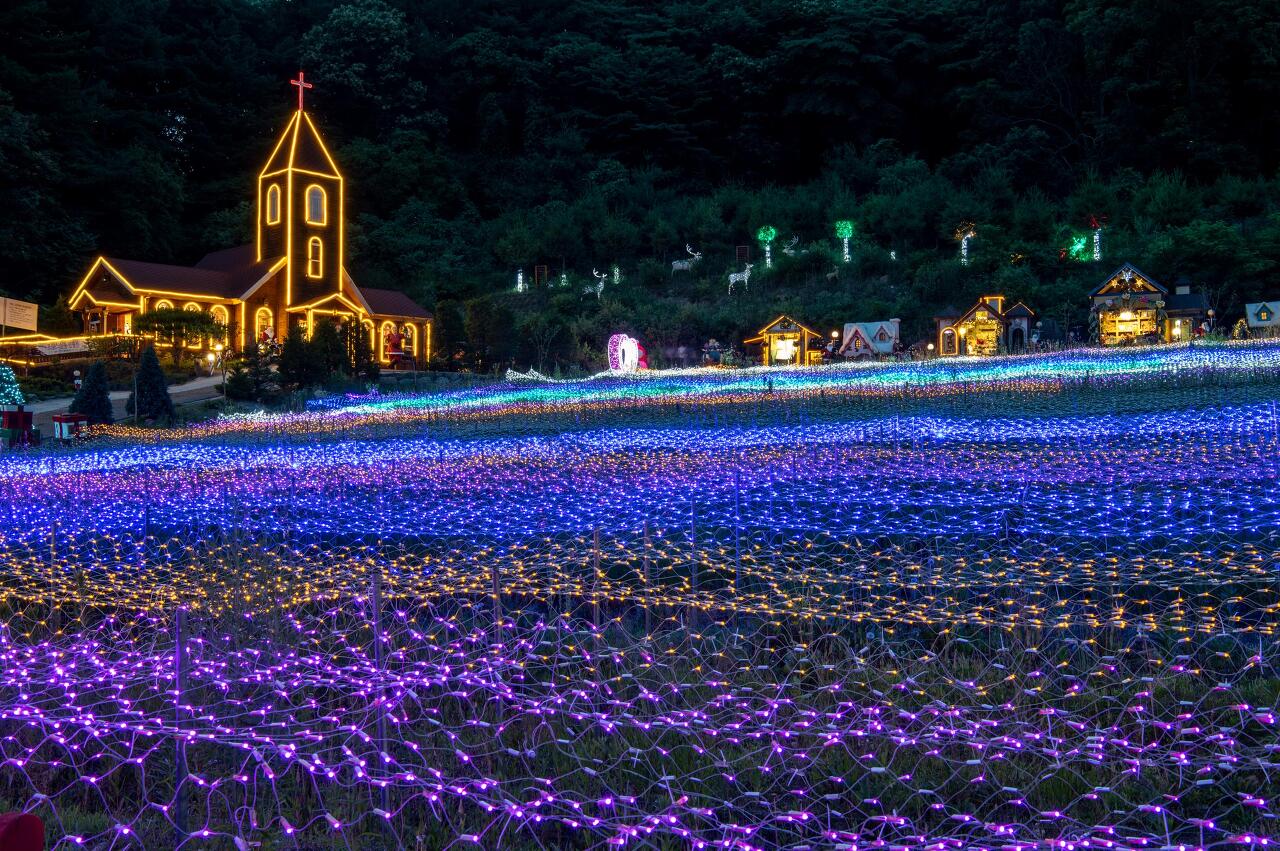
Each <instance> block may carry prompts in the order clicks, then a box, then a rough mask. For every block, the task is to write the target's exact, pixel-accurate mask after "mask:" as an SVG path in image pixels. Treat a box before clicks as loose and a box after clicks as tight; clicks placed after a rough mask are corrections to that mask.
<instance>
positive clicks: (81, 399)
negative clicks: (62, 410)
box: [67, 360, 112, 425]
mask: <svg viewBox="0 0 1280 851" xmlns="http://www.w3.org/2000/svg"><path fill="white" fill-rule="evenodd" d="M67 410H69V411H70V412H71V413H73V414H84V415H85V417H87V418H88V420H89V424H90V425H105V424H107V423H110V422H111V420H112V410H111V394H110V392H109V389H108V387H107V364H106V362H105V361H100V360H96V361H94V362H93V363H92V364H90V366H89V371H88V372H86V373H85V376H84V380H83V381H82V382H80V389H79V390H77V391H76V395H75V398H74V399H72V400H71V407H70V408H68V409H67Z"/></svg>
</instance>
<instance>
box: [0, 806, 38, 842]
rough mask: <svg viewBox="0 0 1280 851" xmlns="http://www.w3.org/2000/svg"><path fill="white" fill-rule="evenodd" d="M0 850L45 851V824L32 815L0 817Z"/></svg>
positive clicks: (11, 814) (17, 814)
mask: <svg viewBox="0 0 1280 851" xmlns="http://www.w3.org/2000/svg"><path fill="white" fill-rule="evenodd" d="M0 848H3V849H4V851H44V822H42V821H40V817H39V816H33V815H31V814H30V813H5V814H3V815H0Z"/></svg>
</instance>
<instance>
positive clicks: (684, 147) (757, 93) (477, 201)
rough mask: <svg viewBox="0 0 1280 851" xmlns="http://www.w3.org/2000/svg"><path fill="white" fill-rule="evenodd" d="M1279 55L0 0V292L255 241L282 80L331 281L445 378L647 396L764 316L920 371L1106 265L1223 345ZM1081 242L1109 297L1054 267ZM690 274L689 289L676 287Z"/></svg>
mask: <svg viewBox="0 0 1280 851" xmlns="http://www.w3.org/2000/svg"><path fill="white" fill-rule="evenodd" d="M1278 21H1280V0H1188V2H1182V3H1132V2H1128V1H1127V0H1052V2H1051V0H1008V2H1001V3H989V4H985V5H982V4H973V3H969V2H964V0H866V2H858V3H851V2H844V0H801V1H800V2H796V0H785V1H784V0H746V1H745V2H743V0H691V2H673V3H665V4H657V3H653V2H650V1H649V0H565V1H564V2H561V3H556V4H546V3H542V2H534V1H533V0H432V1H431V2H407V0H294V2H283V0H256V2H254V0H239V1H238V2H237V1H236V0H187V2H184V3H181V4H178V3H170V2H164V1H163V0H142V2H138V0H131V2H123V0H105V2H104V1H103V0H92V2H91V0H17V2H14V3H10V4H7V5H6V6H4V8H3V9H0V27H3V30H4V32H5V33H6V34H7V42H6V49H5V52H4V55H3V56H2V57H0V203H3V206H4V209H5V211H6V215H5V216H4V217H2V218H0V258H2V259H3V262H4V269H5V275H4V277H3V278H0V287H3V288H5V289H7V290H8V291H9V293H10V294H12V295H16V296H28V297H35V298H39V299H41V300H43V301H46V302H51V301H52V300H53V299H54V297H55V296H57V295H58V294H59V293H62V292H65V291H66V290H67V289H68V288H69V287H70V286H72V285H73V284H74V282H75V278H76V274H77V272H79V271H81V270H82V269H83V268H84V266H85V265H86V264H87V262H88V261H89V259H90V258H91V257H92V255H93V254H94V253H95V252H98V251H102V252H105V253H110V254H116V255H120V256H126V257H135V258H138V259H146V260H154V261H169V262H179V263H188V262H191V261H193V260H194V259H195V258H197V257H198V256H199V255H201V254H202V253H204V252H205V251H207V250H211V249H215V248H221V247H225V246H229V245H232V244H235V243H237V242H241V241H245V240H247V239H248V237H249V233H250V232H249V222H250V199H251V186H252V178H253V175H255V174H256V169H257V168H258V167H259V166H260V165H261V161H262V159H263V157H264V156H265V155H266V153H267V150H268V148H269V145H270V143H271V141H272V139H273V137H274V135H275V134H276V133H278V132H279V130H280V128H281V126H282V124H283V123H284V122H285V121H286V120H287V118H288V111H289V109H290V106H291V103H292V99H293V96H294V93H293V90H292V89H290V88H289V87H288V85H287V83H286V81H287V80H288V78H289V76H291V75H292V74H294V73H295V72H296V71H297V69H298V68H299V67H302V68H305V69H306V72H307V76H308V78H309V79H310V80H312V81H314V82H315V84H316V88H315V89H314V90H312V92H311V93H310V94H309V100H308V107H309V109H310V110H311V111H312V112H313V113H314V114H315V116H316V118H317V121H318V123H319V125H320V127H321V128H322V130H323V132H324V133H325V134H326V137H327V138H328V139H329V140H330V142H331V145H332V147H333V148H334V152H335V154H336V156H337V157H338V159H339V162H340V164H341V165H342V167H343V168H344V169H345V171H346V173H347V176H348V178H349V180H350V190H349V193H348V212H349V217H350V227H349V237H350V246H349V266H350V267H351V269H352V272H353V273H354V275H355V277H356V279H357V280H359V281H361V282H364V283H367V284H368V285H370V286H381V287H392V288H397V289H401V290H404V291H405V292H407V293H409V294H410V295H412V296H413V297H415V298H417V299H419V300H420V301H422V302H423V303H424V304H426V305H427V306H428V307H431V306H434V305H436V303H437V302H438V301H442V302H444V304H443V305H442V306H443V307H444V308H445V310H446V311H448V313H449V317H448V322H447V324H448V325H449V327H448V328H447V329H444V330H445V333H443V334H441V335H440V336H439V337H438V339H439V340H441V341H443V342H445V343H446V344H447V345H448V347H449V348H450V349H451V351H450V354H451V355H453V356H455V357H456V362H457V363H458V364H460V365H470V366H474V367H477V368H487V367H489V366H492V365H494V364H495V363H497V362H500V361H503V360H505V359H509V358H514V359H516V361H517V362H519V363H522V364H524V365H531V364H533V365H536V364H538V363H548V362H552V361H561V362H564V361H572V360H583V361H585V360H588V359H590V358H591V357H593V356H595V351H598V349H599V348H600V347H601V346H602V345H603V341H604V339H605V337H606V336H607V334H608V333H609V332H611V331H614V330H629V331H632V332H635V333H638V334H640V335H641V336H642V337H643V338H644V339H646V340H647V341H649V342H650V343H651V344H653V347H654V348H656V349H657V350H658V351H657V352H656V354H657V358H656V359H657V360H658V362H661V349H662V348H663V347H669V346H673V345H676V344H681V343H685V344H688V343H696V342H701V341H702V340H704V339H705V338H706V337H707V336H709V335H714V336H718V337H720V338H722V339H734V338H735V337H737V335H740V334H742V333H743V332H745V331H748V330H753V329H754V328H756V327H759V326H760V325H763V324H764V323H765V322H767V321H768V320H769V319H770V318H772V316H773V315H775V314H776V313H777V312H781V311H783V310H786V311H790V312H794V313H795V314H796V315H797V317H799V318H802V319H807V320H808V321H809V322H811V323H812V324H814V325H815V326H823V327H825V326H828V325H832V326H833V325H834V324H835V323H838V322H843V321H846V320H869V319H879V318H887V317H888V316H900V317H901V318H902V319H903V321H904V328H905V331H906V333H907V334H908V336H910V337H914V336H918V335H920V334H922V333H923V332H924V330H925V329H926V327H927V322H928V318H929V317H930V316H931V315H932V314H933V313H934V312H935V311H936V310H937V309H938V308H940V307H942V306H944V305H945V304H948V303H950V304H954V305H957V306H960V305H961V304H962V303H964V302H966V301H968V300H969V299H971V298H972V297H973V296H975V295H977V294H978V293H979V292H980V291H983V290H992V289H999V290H1003V291H1005V292H1006V293H1007V294H1008V295H1010V296H1012V297H1017V298H1024V299H1026V300H1027V301H1028V303H1030V304H1031V305H1032V306H1033V307H1036V308H1038V309H1039V310H1041V311H1042V312H1043V313H1045V314H1047V315H1049V316H1052V317H1055V318H1057V319H1058V320H1059V321H1066V322H1069V323H1080V322H1083V311H1084V310H1085V308H1086V302H1085V298H1084V296H1085V294H1086V293H1087V291H1088V289H1089V288H1090V286H1091V285H1093V284H1095V283H1097V282H1098V281H1099V280H1100V279H1101V277H1102V276H1103V275H1104V274H1105V273H1106V272H1108V271H1110V269H1111V268H1112V267H1114V266H1115V265H1118V263H1119V262H1120V261H1122V260H1130V261H1132V262H1134V263H1136V264H1137V265H1139V266H1140V267H1142V268H1143V269H1145V270H1146V271H1148V272H1149V273H1151V274H1152V275H1154V276H1155V277H1157V278H1158V279H1162V280H1165V281H1166V282H1167V283H1171V282H1172V281H1173V280H1175V279H1176V278H1178V277H1180V276H1183V275H1185V276H1187V277H1189V278H1190V279H1191V280H1192V281H1193V282H1194V283H1195V284H1196V285H1197V286H1202V287H1204V288H1206V290H1207V291H1208V292H1209V293H1210V297H1211V299H1212V300H1213V302H1214V304H1215V306H1216V307H1217V308H1218V310H1219V311H1220V313H1222V314H1223V315H1224V316H1229V315H1230V313H1231V312H1232V311H1236V312H1238V311H1239V309H1240V305H1241V304H1242V303H1243V301H1245V300H1248V299H1250V298H1253V297H1257V296H1262V295H1269V296H1274V295H1276V294H1277V293H1280V281H1277V280H1276V266H1277V263H1280V180H1277V174H1276V169H1277V166H1278V165H1280V148H1278V147H1277V146H1276V145H1275V139H1277V138H1280V112H1278V111H1277V110H1274V109H1271V108H1269V104H1272V103H1274V102H1275V101H1276V98H1277V95H1280V67H1278V65H1277V63H1278V62H1280V23H1277V22H1278ZM1092 217H1096V218H1098V219H1101V220H1103V222H1102V223H1103V224H1104V226H1105V227H1104V254H1105V259H1104V260H1103V261H1102V262H1101V263H1094V262H1092V261H1091V260H1090V259H1088V258H1081V259H1074V258H1073V257H1072V256H1071V252H1070V248H1071V246H1072V243H1073V240H1076V239H1079V237H1080V236H1082V235H1085V234H1088V233H1089V232H1090V228H1091V218H1092ZM836 220H849V221H851V222H853V224H854V235H853V237H852V238H851V248H852V254H853V259H852V262H851V263H850V264H848V265H847V266H845V265H843V264H841V263H839V262H838V261H839V259H840V240H839V239H838V238H837V236H836V233H835V232H834V223H835V221H836ZM962 222H973V223H974V224H975V226H976V233H977V236H976V237H975V238H974V240H973V242H972V246H971V247H972V251H971V256H970V262H969V263H968V264H967V265H964V266H962V265H961V264H960V263H959V262H958V246H957V242H956V240H955V238H954V237H955V234H956V229H957V228H958V226H959V225H960V224H961V223H962ZM766 224H768V225H772V226H774V227H776V228H777V230H778V233H779V238H778V240H777V243H776V244H775V246H774V254H775V256H777V257H778V261H777V262H776V263H775V268H774V269H773V270H771V271H769V272H768V273H766V271H765V270H764V269H763V264H761V263H760V262H759V260H760V259H761V258H760V257H759V253H760V248H759V246H758V245H755V244H754V239H753V236H754V234H755V233H756V232H757V229H758V228H760V227H761V226H762V225H766ZM793 237H798V238H799V241H798V243H797V246H796V247H797V249H800V250H803V249H809V253H808V254H802V253H800V252H799V250H797V251H796V252H794V253H793V254H792V255H790V256H788V255H785V254H782V253H781V251H780V249H781V248H782V247H783V246H784V245H786V244H787V243H789V242H790V241H791V239H792V238H793ZM686 243H692V244H693V245H694V246H695V247H696V248H697V249H698V250H700V251H701V252H702V253H703V260H702V261H700V262H699V263H698V264H696V265H695V266H694V267H693V269H692V270H690V271H680V272H676V273H675V274H672V272H671V261H673V260H677V259H682V258H684V257H686V255H685V251H684V246H685V244H686ZM741 245H749V246H750V247H751V251H752V256H753V259H754V260H756V261H757V262H756V266H755V267H754V269H753V275H752V279H751V282H750V283H751V286H750V289H749V290H748V291H747V292H746V293H745V294H735V295H734V296H733V297H732V298H731V297H730V296H729V295H728V291H727V280H726V275H727V274H728V272H729V271H733V270H736V269H738V268H739V267H738V265H737V264H736V262H735V259H734V258H735V248H736V247H737V246H741ZM891 252H892V254H891ZM1064 252H1065V257H1064V256H1063V254H1064ZM614 265H617V266H618V267H619V271H620V274H621V279H620V282H619V283H617V284H614V283H613V281H612V279H610V280H609V281H608V282H606V286H605V289H604V291H603V293H601V294H600V297H597V296H596V294H594V293H591V294H584V292H583V290H584V288H585V287H586V285H587V284H589V283H592V281H593V278H592V276H591V271H592V269H593V268H598V269H611V268H612V267H613V266H614ZM536 266H546V267H548V269H549V271H550V276H551V280H552V281H553V282H557V281H558V280H559V278H560V276H561V274H564V275H565V277H566V279H567V282H568V284H567V286H565V287H563V288H560V287H551V288H547V287H545V286H543V285H542V284H541V283H540V282H538V281H536V280H535V278H534V269H535V267H536ZM518 268H523V269H524V271H525V275H526V277H527V278H528V280H529V283H530V288H529V289H530V291H529V292H527V293H525V294H523V295H517V294H516V293H515V292H514V289H515V273H516V270H517V269H518ZM833 272H834V274H832V273H833ZM478 298H483V299H484V300H483V301H481V302H474V303H471V304H468V302H473V300H475V299H478ZM503 323H506V324H507V325H510V326H511V327H510V328H509V334H508V336H506V337H504V333H503V327H502V326H503ZM473 335H474V336H475V337H476V339H474V340H472V339H470V338H471V337H472V336H473ZM593 350H595V351H593Z"/></svg>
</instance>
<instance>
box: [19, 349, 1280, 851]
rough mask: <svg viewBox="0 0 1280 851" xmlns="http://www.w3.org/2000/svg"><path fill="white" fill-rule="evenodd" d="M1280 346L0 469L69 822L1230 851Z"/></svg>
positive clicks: (1267, 733) (50, 772) (1251, 710)
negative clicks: (1216, 850)
mask: <svg viewBox="0 0 1280 851" xmlns="http://www.w3.org/2000/svg"><path fill="white" fill-rule="evenodd" d="M1277 367H1280V346H1275V345H1264V344H1248V345H1228V346H1205V347H1199V346H1197V347H1185V348H1179V349H1163V350H1135V351H1132V352H1127V353H1118V354H1117V353H1107V354H1095V353H1067V354H1060V355H1052V356H1036V357H1018V358H1008V359H997V360H993V361H990V362H987V363H981V362H977V361H969V362H964V363H960V364H955V365H951V364H943V365H938V364H926V365H916V364H911V365H891V366H878V367H855V368H847V369H846V368H833V369H825V370H824V369H819V370H810V371H804V370H796V371H772V372H761V371H754V372H753V371H746V372H745V373H743V372H718V371H690V372H682V373H677V374H659V375H655V376H650V377H645V378H637V379H634V380H631V379H626V380H622V379H614V378H599V379H595V380H590V381H582V382H570V383H548V384H547V385H546V386H543V385H541V384H539V383H537V382H519V381H516V382H511V383H508V384H502V385H497V386H495V387H493V388H488V389H484V390H478V391H467V392H465V393H457V394H443V395H438V396H431V397H411V396H405V397H395V398H390V399H375V398H372V397H366V398H346V399H341V400H334V401H332V402H330V403H327V404H325V405H322V406H317V408H316V409H314V410H311V411H308V412H306V413H303V414H294V415H285V416H280V417H259V418H232V419H228V420H225V421H221V422H219V423H215V424H213V425H211V426H207V427H203V428H200V429H197V430H194V431H188V432H183V433H176V432H173V433H147V434H146V438H147V439H146V440H132V439H131V436H132V435H133V432H132V431H131V430H129V429H126V428H111V429H107V430H105V431H104V432H103V433H102V435H101V436H100V437H99V438H98V439H96V440H94V441H91V442H90V443H89V444H87V445H86V446H83V447H80V448H78V449H76V450H75V451H67V452H51V453H45V454H39V455H35V454H33V455H14V456H6V457H4V458H0V521H3V522H0V564H3V565H4V569H3V572H2V573H0V576H2V577H3V585H2V586H0V587H3V591H4V596H3V600H2V601H0V694H3V695H4V699H3V700H0V765H2V766H3V770H2V771H0V809H3V808H8V809H26V810H30V811H33V812H37V813H38V814H40V815H41V816H42V817H43V818H44V819H45V821H46V823H47V824H48V825H49V829H50V837H51V839H52V842H51V844H52V846H53V847H55V848H78V847H91V848H99V847H102V848H107V847H113V848H128V847H143V848H150V847H175V846H177V847H182V848H204V847H208V848H224V847H234V848H237V849H247V848H251V847H296V848H313V847H350V848H406V849H408V848H412V849H417V848H453V847H457V848H463V847H479V848H503V849H506V848H593V847H600V848H605V847H618V846H622V847H640V848H659V847H692V848H723V849H773V848H805V847H808V848H816V847H841V848H859V849H861V848H903V849H920V851H924V849H938V848H969V847H983V848H1001V849H1013V848H1021V849H1032V848H1036V849H1041V848H1044V849H1048V848H1053V849H1068V848H1134V849H1137V848H1146V849H1150V848H1156V847H1161V848H1171V847H1185V848H1235V847H1265V845H1266V844H1268V843H1273V842H1274V841H1275V839H1274V832H1275V830H1274V826H1275V824H1276V818H1277V816H1278V814H1277V812H1276V807H1275V801H1274V800H1273V799H1274V795H1273V794H1272V793H1270V791H1269V790H1270V789H1273V788H1276V786H1277V785H1280V784H1278V783H1277V771H1278V770H1280V759H1278V758H1277V754H1280V736H1278V735H1277V718H1280V710H1278V709H1277V700H1278V699H1280V672H1278V671H1277V666H1278V665H1280V654H1278V653H1277V646H1276V642H1277V630H1278V629H1280V583H1277V565H1280V489H1278V488H1277V478H1278V473H1280V467H1278V466H1277V460H1276V459H1277V457H1280V456H1278V453H1280V428H1278V424H1277V415H1276V409H1275V404H1274V402H1275V399H1274V397H1275V395H1276V394H1275V386H1276V385H1275V383H1274V381H1275V378H1276V377H1277V372H1276V369H1277Z"/></svg>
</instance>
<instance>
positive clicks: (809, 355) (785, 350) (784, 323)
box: [742, 315, 823, 366]
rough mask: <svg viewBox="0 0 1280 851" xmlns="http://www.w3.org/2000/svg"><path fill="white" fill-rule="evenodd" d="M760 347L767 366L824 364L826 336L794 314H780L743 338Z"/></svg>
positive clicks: (745, 342)
mask: <svg viewBox="0 0 1280 851" xmlns="http://www.w3.org/2000/svg"><path fill="white" fill-rule="evenodd" d="M742 342H743V343H744V344H746V345H748V346H759V347H760V363H761V364H762V365H764V366H809V365H813V364H820V363H822V346H823V343H822V335H821V334H819V333H818V332H817V331H814V330H813V329H811V328H806V327H805V326H803V325H801V324H800V323H799V322H797V321H795V320H794V319H792V318H791V317H790V316H785V315H784V316H779V317H778V318H777V319H775V320H773V321H772V322H770V323H769V324H768V325H766V326H764V327H763V328H761V329H760V331H759V332H758V333H757V334H756V335H755V336H754V337H749V338H747V339H746V340H743V341H742Z"/></svg>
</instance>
